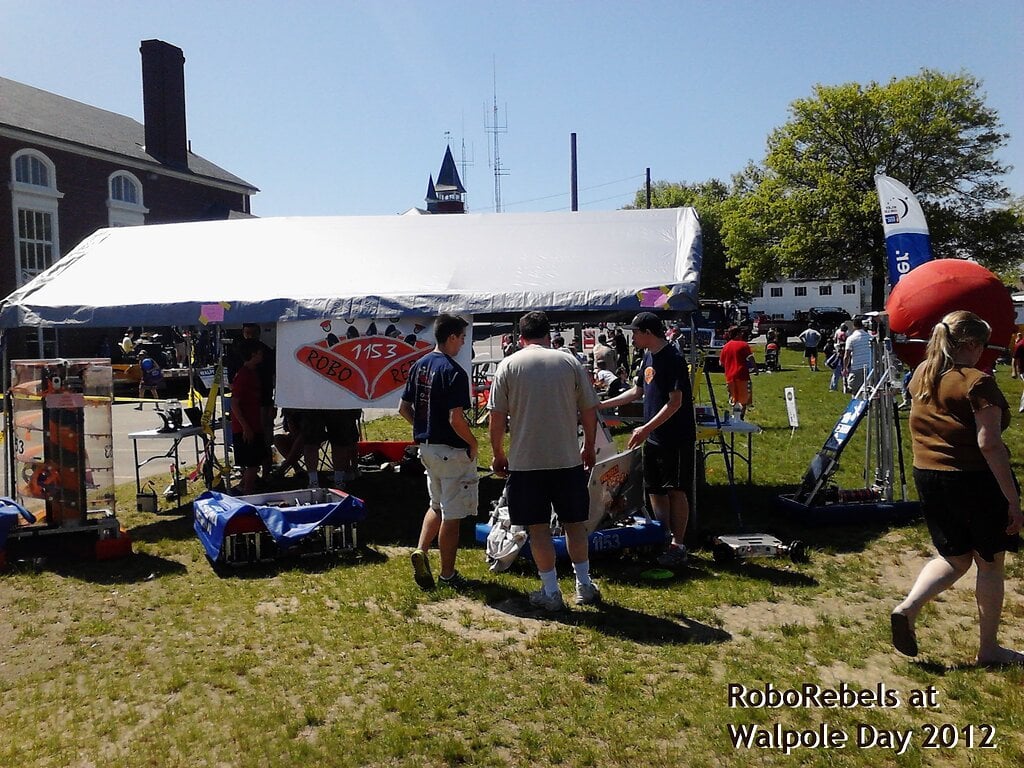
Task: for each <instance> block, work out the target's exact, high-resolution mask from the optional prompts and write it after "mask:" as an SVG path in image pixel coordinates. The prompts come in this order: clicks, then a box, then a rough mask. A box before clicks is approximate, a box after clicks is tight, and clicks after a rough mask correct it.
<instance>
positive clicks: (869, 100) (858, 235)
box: [722, 70, 1022, 308]
mask: <svg viewBox="0 0 1024 768" xmlns="http://www.w3.org/2000/svg"><path fill="white" fill-rule="evenodd" d="M999 129H1000V124H999V119H998V115H997V114H996V112H995V110H993V109H991V108H989V107H988V106H986V104H985V100H984V95H983V93H982V91H981V83H980V81H979V80H977V79H975V78H974V77H972V76H970V75H968V74H963V73H962V74H958V75H945V74H942V73H939V72H935V71H932V70H922V71H921V72H920V73H919V74H917V75H914V76H912V77H906V78H902V79H898V80H897V79H893V80H891V81H889V82H888V83H886V84H878V83H875V82H872V83H869V84H868V85H867V86H864V85H860V84H857V83H848V84H846V85H839V86H822V85H818V86H816V87H815V89H814V95H813V96H812V97H811V98H806V99H799V100H797V101H795V102H793V104H792V105H791V106H790V119H789V121H788V122H787V123H786V124H785V125H783V126H782V127H780V128H777V129H776V130H775V131H773V132H772V134H771V135H770V136H769V138H768V151H767V155H766V157H765V159H764V163H763V165H762V166H760V167H759V166H754V165H750V166H748V167H747V168H746V169H745V170H744V171H743V172H741V173H740V174H738V175H737V177H736V179H735V180H734V187H735V188H736V190H737V191H738V195H737V197H736V198H735V199H733V200H731V201H730V202H729V203H728V204H727V205H726V206H725V207H724V210H723V214H724V219H723V222H722V225H723V233H724V242H725V246H726V249H727V252H728V254H729V259H730V263H731V264H732V265H733V266H735V267H738V268H739V269H740V280H741V283H742V284H743V286H744V287H745V288H747V289H748V290H749V289H753V288H754V287H756V286H757V285H758V284H759V283H761V282H764V281H766V280H770V279H778V278H784V277H822V276H836V277H840V278H854V277H861V276H864V275H870V277H871V285H872V296H873V302H874V304H875V305H876V308H880V307H881V305H882V297H883V291H884V286H885V282H886V278H887V275H886V256H885V239H884V235H883V232H882V224H881V213H880V210H879V205H878V196H877V194H876V192H875V185H874V176H875V174H876V173H885V174H887V175H889V176H892V177H893V178H896V179H898V180H900V181H902V182H903V183H904V184H906V185H907V186H908V187H909V188H910V189H911V190H912V191H913V192H914V193H915V194H916V195H917V196H918V199H919V200H920V202H921V205H922V208H923V209H924V211H925V216H926V217H927V219H928V224H929V229H930V230H931V235H932V237H931V240H932V252H933V255H934V256H935V257H936V258H964V257H967V256H970V257H972V258H975V259H977V260H978V261H980V262H981V263H983V264H985V265H986V266H987V267H989V268H990V269H993V270H996V271H998V270H1000V269H1005V268H1006V267H1007V266H1008V265H1009V264H1010V263H1011V262H1013V261H1014V260H1017V259H1019V254H1020V246H1021V238H1022V228H1021V216H1020V214H1019V212H1018V211H1015V210H1014V209H1013V208H1011V207H1009V206H1008V205H1006V204H1005V201H1007V200H1008V198H1009V192H1008V190H1007V189H1006V188H1005V187H1004V186H1003V184H1002V183H1001V181H1000V178H1001V177H1002V176H1003V175H1004V174H1005V173H1006V171H1007V168H1006V167H1004V166H1003V165H1002V164H1001V163H1000V162H999V161H998V160H997V159H996V158H995V153H996V151H997V150H998V149H999V148H1000V147H1002V146H1003V145H1004V144H1005V143H1006V141H1007V138H1008V135H1007V134H1006V133H1003V132H1001V131H1000V130H999Z"/></svg>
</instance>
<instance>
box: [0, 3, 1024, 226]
mask: <svg viewBox="0 0 1024 768" xmlns="http://www.w3.org/2000/svg"><path fill="white" fill-rule="evenodd" d="M0 22H2V23H0V75H2V76H4V77H8V78H11V79H13V80H17V81H19V82H23V83H26V84H29V85H32V86H35V87H38V88H43V89H45V90H49V91H52V92H54V93H59V94H61V95H63V96H67V97H70V98H73V99H76V100H78V101H82V102H86V103H89V104H93V105H95V106H98V107H102V108H104V109H108V110H111V111H114V112H118V113H121V114H125V115H129V116H131V117H134V118H136V119H138V120H140V121H141V120H142V95H141V89H142V86H141V66H140V60H139V42H140V41H141V40H143V39H148V38H159V39H162V40H166V41H168V42H170V43H173V44H174V45H177V46H179V47H180V48H182V49H183V50H184V53H185V59H186V63H185V83H186V90H187V102H188V103H187V121H188V134H189V138H190V140H191V142H192V148H193V151H195V152H197V153H199V154H201V155H203V156H204V157H206V158H207V159H209V160H211V161H213V162H215V163H217V164H218V165H220V166H222V167H223V168H225V169H227V170H229V171H231V172H233V173H235V174H237V175H239V176H241V177H242V178H244V179H246V180H247V181H249V182H251V183H252V184H254V185H255V186H257V187H259V188H260V189H261V190H262V191H261V192H260V193H259V194H258V195H256V196H255V198H254V199H253V211H254V213H256V214H257V215H260V216H281V215H362V214H392V213H398V212H401V211H403V210H406V209H408V208H410V207H412V206H417V205H419V206H422V205H423V196H424V193H425V191H426V186H427V177H428V175H429V174H435V175H436V173H437V170H438V168H439V167H440V164H441V159H442V156H443V153H444V148H445V143H446V141H447V140H448V139H446V135H445V134H446V132H448V133H450V141H451V143H452V149H453V152H454V153H455V156H456V160H457V161H458V160H460V159H461V156H462V142H463V140H464V141H465V146H466V156H467V160H469V161H471V163H472V165H470V166H468V167H467V168H466V173H465V178H464V183H465V185H466V187H467V188H468V190H469V196H468V203H469V207H470V209H471V210H473V211H477V212H486V211H491V210H493V209H494V199H493V198H494V176H493V171H492V169H491V167H490V164H489V156H490V154H491V151H490V148H489V134H488V133H487V132H486V131H485V123H491V124H493V122H494V116H493V113H492V111H491V107H492V100H493V95H494V83H495V81H496V83H497V100H498V105H499V115H498V122H499V124H500V125H507V132H505V133H502V134H501V135H500V136H499V141H500V153H501V154H500V156H501V164H502V166H503V167H504V168H505V169H506V170H507V175H506V176H503V177H502V178H501V197H502V201H503V204H504V208H505V210H507V211H516V212H519V211H548V210H567V209H568V207H569V136H570V134H571V133H572V132H575V133H576V134H577V137H578V138H577V145H578V155H579V187H580V208H581V209H583V210H608V209H614V208H619V207H621V206H622V205H624V204H626V203H628V202H630V201H631V200H632V199H633V195H634V193H635V192H636V190H637V189H638V188H639V187H640V186H641V185H642V183H643V174H644V169H645V168H646V167H650V168H651V174H652V177H653V178H654V179H655V180H659V179H664V180H668V181H688V182H692V181H703V180H705V179H708V178H712V177H717V178H721V179H723V180H727V179H728V178H729V177H730V175H731V174H732V173H734V172H736V171H738V170H740V169H741V168H742V167H743V166H744V165H745V164H746V163H747V161H748V160H760V159H761V158H762V157H763V154H764V147H765V139H766V138H767V136H768V134H769V132H770V131H771V130H772V129H773V128H775V127H777V126H779V125H781V124H783V123H784V122H785V121H786V119H787V114H788V113H787V109H788V105H789V104H790V102H792V101H793V100H795V99H798V98H802V97H806V96H809V95H810V94H811V92H812V88H813V86H814V85H815V84H817V83H823V84H830V85H831V84H839V83H844V82H851V81H857V82H862V83H866V82H868V81H871V80H877V81H886V80H888V79H890V78H892V77H902V76H906V75H910V74H914V73H916V72H918V71H919V70H920V69H921V68H922V67H929V68H935V69H939V70H942V71H944V72H950V73H953V72H959V71H961V70H966V71H968V72H970V73H972V74H974V75H975V76H977V77H979V78H981V79H982V80H983V82H984V89H985V92H986V94H987V96H988V100H987V101H988V104H989V105H990V106H991V107H993V108H995V109H996V110H997V111H998V113H999V115H1000V117H1001V119H1002V122H1003V125H1004V129H1005V130H1006V131H1008V132H1009V133H1010V134H1011V140H1010V143H1009V145H1008V146H1007V148H1006V150H1005V151H1004V152H1003V153H1002V154H1001V156H1000V159H1001V160H1003V161H1004V162H1005V163H1008V164H1011V165H1014V166H1016V170H1015V171H1014V172H1013V173H1012V174H1011V175H1010V176H1009V177H1008V185H1009V186H1010V188H1011V190H1012V191H1013V192H1014V194H1017V195H1021V194H1024V149H1022V147H1024V135H1022V133H1024V105H1022V94H1024V89H1022V87H1021V83H1020V73H1021V72H1024V2H1020V0H985V1H984V2H983V1H981V0H978V1H977V2H968V1H967V0H961V1H960V2H950V1H949V0H928V1H927V2H921V1H919V0H905V1H904V2H901V3H895V2H878V1H876V0H859V1H858V2H853V1H852V0H851V1H849V2H835V1H829V0H818V1H817V2H806V1H805V0H796V1H793V0H789V1H788V2H782V1H781V0H780V1H779V2H769V1H768V0H764V1H762V2H751V1H748V0H736V1H735V2H695V1H694V0H675V2H625V1H624V0H620V2H604V1H602V0H595V1H591V2H511V1H506V2H504V3H500V4H499V3H494V2H482V1H480V2H460V1H459V0H445V2H437V1H436V0H435V2H413V1H408V2H387V1H384V0H378V1H374V2H359V3H356V2H324V1H320V2H314V1H313V0H291V2H288V3H282V2H280V0H277V1H275V2H265V1H264V0H251V1H250V2H233V1H232V2H219V1H218V0H203V1H202V2H193V0H175V1H174V2H167V3H155V2H153V3H149V2H145V3H144V2H129V1H128V0H120V1H119V2H107V1H106V0H64V2H52V1H50V0H0Z"/></svg>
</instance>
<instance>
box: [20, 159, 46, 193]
mask: <svg viewBox="0 0 1024 768" xmlns="http://www.w3.org/2000/svg"><path fill="white" fill-rule="evenodd" d="M14 180H15V181H17V182H19V183H21V184H31V185H32V186H34V187H49V186H50V169H49V167H48V163H47V162H44V160H43V158H42V157H41V156H39V155H35V154H30V153H28V152H23V153H21V154H20V155H15V157H14Z"/></svg>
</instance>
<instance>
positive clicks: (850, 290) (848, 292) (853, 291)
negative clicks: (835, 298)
mask: <svg viewBox="0 0 1024 768" xmlns="http://www.w3.org/2000/svg"><path fill="white" fill-rule="evenodd" d="M856 295H857V284H856V283H843V296H856Z"/></svg>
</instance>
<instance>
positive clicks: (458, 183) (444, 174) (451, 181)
mask: <svg viewBox="0 0 1024 768" xmlns="http://www.w3.org/2000/svg"><path fill="white" fill-rule="evenodd" d="M435 191H436V192H437V193H438V194H441V195H445V194H453V193H455V194H460V195H464V194H466V188H465V187H464V186H462V179H460V178H459V170H458V168H456V167H455V158H454V157H452V148H451V145H449V146H447V147H446V148H445V150H444V161H443V162H442V163H441V170H440V171H438V173H437V186H436V187H435Z"/></svg>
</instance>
